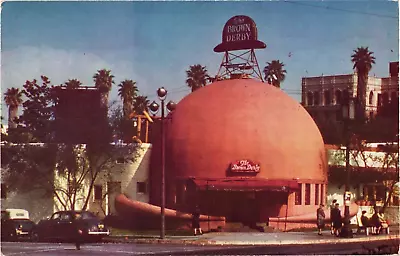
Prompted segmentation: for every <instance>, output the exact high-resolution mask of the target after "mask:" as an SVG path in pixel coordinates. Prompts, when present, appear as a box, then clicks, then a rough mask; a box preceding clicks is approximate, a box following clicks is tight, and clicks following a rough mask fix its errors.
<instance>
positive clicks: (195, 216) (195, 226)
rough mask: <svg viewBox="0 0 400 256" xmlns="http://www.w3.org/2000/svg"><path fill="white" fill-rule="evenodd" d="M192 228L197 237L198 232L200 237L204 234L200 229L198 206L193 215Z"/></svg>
mask: <svg viewBox="0 0 400 256" xmlns="http://www.w3.org/2000/svg"><path fill="white" fill-rule="evenodd" d="M192 228H193V232H194V235H195V236H196V235H197V231H198V232H199V235H202V234H203V231H202V230H201V228H200V209H199V207H198V206H196V209H195V210H194V212H193V214H192Z"/></svg>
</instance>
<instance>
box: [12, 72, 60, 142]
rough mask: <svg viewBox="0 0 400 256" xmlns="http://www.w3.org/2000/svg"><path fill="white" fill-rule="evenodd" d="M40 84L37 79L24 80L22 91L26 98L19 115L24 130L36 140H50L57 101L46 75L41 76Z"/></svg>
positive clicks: (52, 135) (52, 133) (52, 137)
mask: <svg viewBox="0 0 400 256" xmlns="http://www.w3.org/2000/svg"><path fill="white" fill-rule="evenodd" d="M41 79H42V84H41V85H39V84H38V83H37V80H36V79H34V80H32V81H26V82H25V84H24V86H23V87H24V89H23V90H22V93H23V94H24V95H25V97H26V98H27V100H26V101H24V102H23V104H22V106H23V112H22V115H21V117H20V122H21V124H23V125H24V130H25V131H28V132H29V133H31V134H32V136H33V139H34V141H36V142H50V141H52V140H53V139H54V127H53V126H54V107H55V103H56V102H57V97H56V94H55V93H54V86H52V85H51V84H50V80H49V79H48V78H47V77H46V76H43V75H42V76H41Z"/></svg>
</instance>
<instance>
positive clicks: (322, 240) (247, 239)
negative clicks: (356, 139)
mask: <svg viewBox="0 0 400 256" xmlns="http://www.w3.org/2000/svg"><path fill="white" fill-rule="evenodd" d="M392 229H394V230H392ZM392 229H391V232H390V234H389V235H387V234H379V235H369V236H366V235H365V233H361V234H354V236H353V238H341V237H335V236H333V235H331V234H330V231H329V230H327V231H324V232H323V234H322V236H319V235H318V234H317V232H316V231H315V232H271V233H263V232H211V233H205V234H203V235H201V236H166V237H165V238H164V239H160V238H159V236H154V237H149V236H148V237H137V236H110V237H108V238H105V239H104V242H110V243H124V242H125V243H145V244H186V245H221V246H223V245H227V246H232V245H237V246H244V245H253V246H254V245H263V246H266V245H271V246H272V245H310V244H340V243H360V242H368V241H388V240H394V241H397V242H398V241H399V240H400V235H399V228H398V227H394V228H392Z"/></svg>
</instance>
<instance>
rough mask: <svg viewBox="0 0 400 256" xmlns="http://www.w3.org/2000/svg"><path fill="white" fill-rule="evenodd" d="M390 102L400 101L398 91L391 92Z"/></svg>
mask: <svg viewBox="0 0 400 256" xmlns="http://www.w3.org/2000/svg"><path fill="white" fill-rule="evenodd" d="M390 102H392V103H399V97H398V96H397V92H392V93H391V94H390Z"/></svg>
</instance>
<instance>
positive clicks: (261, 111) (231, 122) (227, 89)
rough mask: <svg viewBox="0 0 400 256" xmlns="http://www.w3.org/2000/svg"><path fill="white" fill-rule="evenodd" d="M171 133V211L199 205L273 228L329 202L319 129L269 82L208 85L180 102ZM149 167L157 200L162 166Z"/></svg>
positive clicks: (168, 184)
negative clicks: (159, 170) (326, 201)
mask: <svg viewBox="0 0 400 256" xmlns="http://www.w3.org/2000/svg"><path fill="white" fill-rule="evenodd" d="M166 135H167V139H166V159H167V169H166V194H167V201H166V203H167V208H172V209H177V210H180V211H186V212H190V211H191V210H192V209H193V208H194V207H195V206H196V205H198V206H199V207H200V209H201V211H202V213H203V214H209V215H214V216H225V217H226V220H227V222H229V221H234V222H243V223H257V222H269V223H270V225H274V224H273V223H274V222H275V221H279V219H280V218H283V219H282V221H283V220H284V218H286V219H291V218H292V217H293V216H304V215H308V214H312V216H314V215H315V210H316V207H317V206H316V205H318V204H319V203H321V202H322V203H323V202H324V198H325V196H324V195H325V193H326V184H327V161H326V155H325V149H324V143H323V140H322V137H321V134H320V132H319V130H318V128H317V126H316V125H315V123H314V121H313V120H312V118H311V117H310V116H309V115H308V113H307V112H306V111H305V110H304V108H303V107H302V106H301V105H300V104H299V103H298V102H296V101H295V100H294V99H292V98H291V97H289V96H288V95H287V94H285V93H284V92H283V91H282V90H280V89H277V88H275V87H274V86H272V85H269V84H266V83H262V82H258V81H256V80H253V79H231V80H223V81H218V82H214V83H213V84H211V85H208V86H206V87H203V88H201V89H199V90H197V91H195V92H193V93H191V94H190V95H188V96H187V97H185V98H184V99H183V100H181V101H180V102H179V104H178V105H177V107H176V109H175V111H174V112H173V114H172V115H171V116H170V119H169V122H168V125H167V132H166ZM157 147H158V146H157V144H154V145H153V150H154V151H153V152H154V153H156V152H157V151H158V150H157ZM155 155H158V154H157V153H156V154H155ZM153 159H154V161H157V160H158V159H159V157H158V156H155V157H154V158H153ZM152 167H153V168H151V169H152V170H151V173H152V176H153V178H151V180H153V181H154V182H153V184H152V185H151V190H152V195H153V196H152V198H154V199H155V201H154V200H152V201H153V203H155V204H158V202H157V198H158V197H159V193H160V191H159V187H160V186H159V184H157V182H156V180H158V179H157V178H156V176H158V174H157V173H158V172H157V171H156V169H159V168H158V167H157V166H156V165H155V164H153V165H152ZM313 219H314V218H313Z"/></svg>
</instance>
